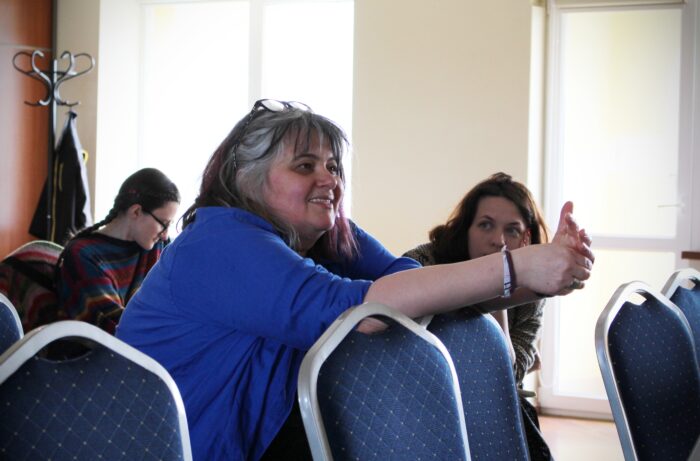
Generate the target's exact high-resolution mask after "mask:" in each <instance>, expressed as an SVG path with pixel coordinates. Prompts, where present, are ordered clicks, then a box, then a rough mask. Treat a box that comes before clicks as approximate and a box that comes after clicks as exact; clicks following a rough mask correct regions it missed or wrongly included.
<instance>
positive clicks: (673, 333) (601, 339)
mask: <svg viewBox="0 0 700 461" xmlns="http://www.w3.org/2000/svg"><path fill="white" fill-rule="evenodd" d="M639 295H641V296H642V297H643V298H644V301H643V302H642V303H641V304H638V303H635V302H634V298H635V297H637V296H639ZM595 340H596V352H597V355H598V363H599V365H600V369H601V373H602V376H603V382H604V384H605V390H606V393H607V395H608V400H609V402H610V407H611V410H612V414H613V419H614V420H615V425H616V428H617V432H618V435H619V437H620V443H621V445H622V452H623V455H624V457H625V460H626V461H636V460H661V459H663V460H665V461H674V460H681V461H686V460H688V459H698V458H696V457H697V456H699V455H700V453H699V452H698V451H697V450H700V448H697V446H698V444H697V442H698V439H699V438H700V366H699V364H700V360H699V359H700V272H698V271H696V270H694V269H683V270H679V271H676V272H675V273H674V274H673V275H672V276H671V277H670V278H669V279H668V281H667V282H666V284H665V286H664V288H663V289H662V291H658V290H656V289H654V288H652V287H650V286H649V285H647V284H645V283H643V282H638V281H635V282H630V283H626V284H623V285H622V286H620V287H619V288H618V289H617V291H616V292H615V293H614V295H613V296H612V298H611V299H610V302H609V303H608V305H607V306H606V307H605V309H604V310H603V312H602V313H601V315H600V317H599V319H598V323H597V325H596V332H595ZM689 457H691V458H689Z"/></svg>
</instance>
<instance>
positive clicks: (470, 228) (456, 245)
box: [404, 173, 569, 461]
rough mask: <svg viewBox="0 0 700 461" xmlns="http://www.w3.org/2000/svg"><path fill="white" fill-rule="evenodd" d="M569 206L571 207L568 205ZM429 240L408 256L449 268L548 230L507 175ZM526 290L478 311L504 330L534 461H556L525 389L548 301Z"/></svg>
mask: <svg viewBox="0 0 700 461" xmlns="http://www.w3.org/2000/svg"><path fill="white" fill-rule="evenodd" d="M567 206H569V205H567ZM428 235H429V240H430V241H429V242H428V243H425V244H422V245H419V246H418V247H416V248H414V249H412V250H411V251H408V252H406V253H404V256H407V257H409V258H413V259H415V260H416V261H418V262H420V263H421V264H422V265H423V266H432V265H434V264H450V263H455V262H459V261H467V260H469V259H474V258H479V257H481V256H486V255H490V254H494V253H498V252H500V251H503V249H504V248H506V249H508V250H511V251H512V250H515V249H517V248H522V247H524V246H527V245H535V244H539V243H545V242H547V241H548V238H549V237H548V233H547V226H546V223H545V222H544V218H543V217H542V213H541V212H540V210H539V208H538V207H537V204H536V203H535V200H534V198H533V197H532V194H531V193H530V191H529V190H528V188H527V187H526V186H525V185H524V184H522V183H520V182H518V181H515V180H514V179H513V178H512V177H511V176H510V175H508V174H506V173H496V174H493V175H491V176H489V177H488V178H486V179H485V180H483V181H481V182H480V183H478V184H477V185H476V186H474V187H473V188H472V189H471V190H470V191H469V192H467V194H466V195H465V196H464V198H462V200H461V201H460V202H459V204H458V205H457V207H455V209H454V211H453V212H452V214H451V216H450V218H449V219H448V221H447V223H445V224H441V225H439V226H437V227H435V228H433V229H432V230H431V231H430V233H429V234H428ZM525 291H526V290H516V291H515V292H514V293H513V295H512V296H511V298H510V300H509V304H511V305H514V304H516V303H517V299H518V298H519V297H525V298H526V299H527V300H528V301H529V302H524V303H522V304H520V305H517V306H516V307H513V308H510V309H508V310H496V311H493V309H494V307H497V306H494V305H495V304H497V303H502V302H503V300H499V299H496V300H490V301H487V302H486V303H485V304H484V305H482V306H474V307H475V308H476V309H477V310H485V311H486V312H489V311H493V312H491V315H493V316H494V317H495V318H496V321H497V322H498V323H499V325H500V326H501V328H502V329H503V331H504V333H505V335H506V339H507V341H508V343H509V344H508V345H509V346H510V350H511V355H512V359H513V372H514V375H515V381H516V384H517V385H518V388H519V390H520V393H521V396H520V405H521V409H522V413H523V421H524V423H525V432H526V435H527V442H528V446H529V448H530V459H531V460H532V461H538V460H548V459H551V453H550V450H549V447H548V446H547V444H546V442H545V441H544V438H543V437H542V434H541V433H540V430H539V420H538V417H537V411H536V410H535V407H533V406H532V405H531V404H530V402H528V401H527V399H526V398H525V394H526V393H525V392H523V391H522V386H523V379H524V378H525V375H526V374H527V373H528V372H529V371H532V370H534V369H536V368H537V367H538V366H539V354H538V351H537V347H536V345H535V343H536V340H537V335H538V333H539V330H540V327H541V326H542V310H543V307H544V299H535V300H532V297H533V296H532V294H528V293H526V292H525Z"/></svg>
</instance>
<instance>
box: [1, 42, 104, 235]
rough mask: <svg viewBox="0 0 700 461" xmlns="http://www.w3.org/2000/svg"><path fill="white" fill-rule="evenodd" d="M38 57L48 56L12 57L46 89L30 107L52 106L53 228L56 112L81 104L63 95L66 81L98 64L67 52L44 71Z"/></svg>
mask: <svg viewBox="0 0 700 461" xmlns="http://www.w3.org/2000/svg"><path fill="white" fill-rule="evenodd" d="M37 58H39V59H42V60H43V59H45V57H44V53H43V52H42V51H40V50H34V51H33V52H31V53H29V52H28V51H20V52H19V53H17V54H15V55H14V57H13V58H12V65H13V66H14V68H15V69H17V70H18V71H19V72H21V73H23V74H25V75H27V76H29V77H31V78H33V79H34V80H38V81H40V82H41V83H42V84H43V85H44V87H45V88H46V97H45V98H44V99H40V100H39V101H35V102H30V101H24V103H25V104H27V105H30V106H35V107H36V106H39V107H45V106H49V129H48V132H49V133H48V138H49V148H48V151H49V152H48V156H47V157H48V170H47V183H46V192H47V193H46V229H47V232H48V230H49V229H51V223H52V220H53V216H52V212H51V210H52V207H51V204H52V193H53V174H52V172H53V162H54V149H55V148H56V146H55V143H56V113H57V107H58V106H66V107H73V106H76V105H78V104H80V102H79V101H74V102H70V101H66V100H64V99H63V98H62V97H61V93H60V89H61V85H63V83H65V82H67V81H68V80H71V79H73V78H75V77H79V76H81V75H84V74H87V73H88V72H90V71H91V70H92V69H93V67H95V59H94V58H93V57H92V56H90V55H89V54H87V53H79V54H76V55H73V54H72V53H71V52H70V51H64V52H63V54H61V57H60V59H52V60H51V63H50V64H51V66H50V69H48V70H41V69H40V66H39V64H38V63H37ZM79 58H80V60H81V61H83V62H84V63H85V67H84V68H83V69H82V70H76V61H77V60H78V59H79ZM59 61H62V62H64V63H65V64H64V66H63V67H65V69H60V68H59Z"/></svg>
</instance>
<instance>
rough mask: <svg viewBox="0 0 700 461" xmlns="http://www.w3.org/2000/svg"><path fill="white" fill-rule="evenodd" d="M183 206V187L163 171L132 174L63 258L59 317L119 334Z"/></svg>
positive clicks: (71, 242) (59, 271) (73, 240)
mask: <svg viewBox="0 0 700 461" xmlns="http://www.w3.org/2000/svg"><path fill="white" fill-rule="evenodd" d="M179 204H180V193H179V192H178V189H177V186H175V184H174V183H173V182H172V181H171V180H170V179H168V177H167V176H165V175H164V174H163V173H162V172H161V171H159V170H157V169H155V168H144V169H142V170H139V171H137V172H136V173H134V174H132V175H131V176H129V177H128V178H127V179H126V180H125V181H124V183H123V184H122V185H121V187H120V188H119V193H118V194H117V196H116V197H115V199H114V205H113V206H112V209H111V210H110V211H109V213H108V214H107V216H106V217H105V218H104V219H103V220H102V221H100V222H98V223H96V224H94V225H93V226H90V227H87V228H85V229H83V230H82V231H80V232H78V233H77V234H76V235H75V236H74V237H73V238H71V240H69V241H68V243H67V244H66V247H65V249H64V250H63V252H62V253H61V256H60V257H59V260H58V267H57V283H56V288H57V292H58V308H59V317H60V318H63V319H65V318H67V319H75V320H82V321H85V322H88V323H91V324H93V325H96V326H98V327H100V328H102V329H103V330H105V331H107V332H108V333H112V334H114V329H115V327H116V325H117V323H118V322H119V319H120V317H121V315H122V312H123V310H124V307H125V306H126V303H127V302H128V301H129V299H131V297H132V296H133V295H134V293H136V291H137V290H138V289H139V287H140V286H141V283H142V282H143V279H144V278H145V277H146V274H147V273H148V271H149V270H151V268H152V267H153V265H154V264H155V263H156V261H158V259H159V258H160V254H161V252H162V251H163V247H164V245H165V243H166V241H167V240H168V228H169V227H170V223H171V221H172V220H173V218H174V217H175V213H177V209H178V206H179Z"/></svg>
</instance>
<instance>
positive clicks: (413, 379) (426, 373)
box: [298, 304, 470, 461]
mask: <svg viewBox="0 0 700 461" xmlns="http://www.w3.org/2000/svg"><path fill="white" fill-rule="evenodd" d="M368 316H381V317H382V319H381V320H382V321H384V322H386V323H387V324H388V325H389V326H388V328H387V329H386V330H384V331H382V332H381V333H377V334H373V335H365V334H362V333H359V332H357V331H354V328H355V326H356V325H357V324H358V323H359V322H360V321H361V320H362V319H364V318H366V317H368ZM298 392H299V406H300V409H301V414H302V419H303V421H304V428H305V429H306V433H307V437H308V439H309V444H310V446H311V452H312V454H313V458H314V460H316V461H320V460H333V459H335V460H336V461H338V460H344V459H353V460H355V459H362V460H363V461H370V460H405V459H450V460H469V459H470V457H469V447H468V443H467V433H466V426H465V422H464V414H463V412H462V406H461V405H460V401H461V400H460V393H459V384H458V381H457V376H456V373H455V369H454V365H453V364H452V360H451V359H450V356H449V354H448V353H447V351H446V350H445V347H444V346H443V345H442V343H441V342H440V341H439V340H438V339H437V338H435V336H433V335H432V334H431V333H429V332H428V331H426V330H425V329H424V328H422V327H420V326H419V325H417V324H416V323H415V322H413V321H412V320H410V319H409V318H408V317H406V316H404V315H402V314H400V313H398V312H395V311H393V310H391V309H389V308H387V307H385V306H382V305H379V304H364V305H361V306H358V307H355V308H351V309H349V310H348V311H346V312H345V313H343V314H342V315H341V316H340V317H339V318H338V319H337V320H336V321H335V322H334V323H333V324H332V325H331V326H330V327H329V328H328V330H326V332H325V333H324V334H323V335H322V336H321V338H319V340H318V341H317V342H316V343H315V344H314V345H313V347H311V349H310V350H309V351H308V352H307V353H306V355H305V357H304V360H303V362H302V365H301V369H300V371H299V387H298Z"/></svg>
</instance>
